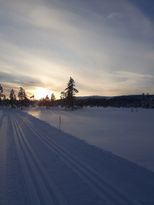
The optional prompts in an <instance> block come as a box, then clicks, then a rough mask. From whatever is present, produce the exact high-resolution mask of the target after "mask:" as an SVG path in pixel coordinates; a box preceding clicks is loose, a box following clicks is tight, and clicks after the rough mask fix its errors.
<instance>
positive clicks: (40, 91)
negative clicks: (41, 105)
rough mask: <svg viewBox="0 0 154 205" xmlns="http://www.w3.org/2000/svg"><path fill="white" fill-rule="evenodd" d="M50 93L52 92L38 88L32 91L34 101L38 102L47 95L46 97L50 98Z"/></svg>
mask: <svg viewBox="0 0 154 205" xmlns="http://www.w3.org/2000/svg"><path fill="white" fill-rule="evenodd" d="M51 93H52V92H51V90H49V89H46V88H41V87H38V88H36V89H35V91H34V97H35V99H37V100H39V99H41V98H45V97H46V96H47V95H48V97H49V98H50V96H51Z"/></svg>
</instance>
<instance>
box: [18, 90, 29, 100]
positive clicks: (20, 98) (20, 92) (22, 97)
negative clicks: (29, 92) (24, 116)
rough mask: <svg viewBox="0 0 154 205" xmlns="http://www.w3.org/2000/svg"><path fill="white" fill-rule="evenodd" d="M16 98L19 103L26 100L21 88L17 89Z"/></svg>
mask: <svg viewBox="0 0 154 205" xmlns="http://www.w3.org/2000/svg"><path fill="white" fill-rule="evenodd" d="M18 98H19V100H20V101H23V100H25V99H26V98H27V96H26V92H25V90H24V89H23V88H22V87H20V88H19V92H18Z"/></svg>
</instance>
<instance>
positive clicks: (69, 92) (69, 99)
mask: <svg viewBox="0 0 154 205" xmlns="http://www.w3.org/2000/svg"><path fill="white" fill-rule="evenodd" d="M65 93H66V107H68V108H71V109H72V110H73V109H74V100H75V94H76V93H78V90H77V89H76V88H75V81H74V79H73V78H72V77H70V79H69V81H68V84H67V88H66V89H65Z"/></svg>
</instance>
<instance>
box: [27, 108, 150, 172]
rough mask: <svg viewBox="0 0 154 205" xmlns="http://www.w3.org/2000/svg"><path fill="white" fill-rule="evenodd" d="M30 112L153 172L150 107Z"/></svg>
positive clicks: (38, 109)
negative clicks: (60, 121)
mask: <svg viewBox="0 0 154 205" xmlns="http://www.w3.org/2000/svg"><path fill="white" fill-rule="evenodd" d="M28 112H29V113H30V114H32V115H34V116H36V117H38V118H39V119H42V120H44V121H46V122H48V123H50V124H51V125H53V126H55V127H58V119H59V116H61V119H62V125H61V127H62V130H63V131H64V132H67V133H69V134H71V135H74V136H76V137H78V138H79V139H83V140H85V141H86V142H87V143H89V144H92V145H96V146H97V147H99V148H102V149H103V150H104V149H105V150H107V151H111V152H113V153H114V154H117V155H119V156H122V157H124V158H126V159H129V160H131V161H133V162H135V163H137V164H139V165H142V166H144V167H146V168H148V169H150V170H153V171H154V109H138V110H137V112H136V109H134V110H132V109H131V108H130V109H128V108H84V109H82V110H77V111H74V112H69V111H65V110H60V109H50V110H47V109H44V108H43V109H40V108H35V109H30V110H29V111H28Z"/></svg>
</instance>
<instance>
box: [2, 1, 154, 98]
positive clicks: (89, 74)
mask: <svg viewBox="0 0 154 205" xmlns="http://www.w3.org/2000/svg"><path fill="white" fill-rule="evenodd" d="M153 42H154V1H153V0H146V1H145V0H26V1H25V0H0V83H1V84H2V85H3V87H4V88H5V91H7V90H9V89H10V87H15V88H16V87H19V86H23V87H24V88H25V89H26V90H27V92H29V94H33V93H35V92H36V90H37V89H41V88H42V89H43V88H44V89H46V90H48V91H49V92H54V93H55V94H56V95H57V97H58V96H59V93H60V92H61V91H62V90H63V89H64V88H65V87H66V84H67V81H68V79H69V77H70V76H72V77H73V78H74V79H75V81H76V86H77V88H78V89H79V91H80V93H79V94H80V95H107V96H111V95H123V94H138V93H139V94H140V93H143V92H149V93H154V43H153Z"/></svg>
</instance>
